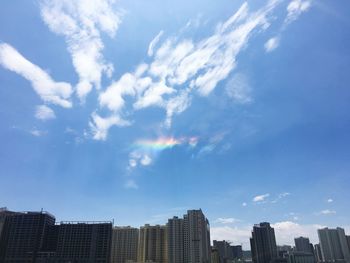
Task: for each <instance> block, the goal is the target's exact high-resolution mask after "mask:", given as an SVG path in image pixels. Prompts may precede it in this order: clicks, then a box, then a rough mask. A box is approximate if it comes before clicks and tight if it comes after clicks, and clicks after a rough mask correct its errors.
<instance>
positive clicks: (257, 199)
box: [253, 194, 270, 202]
mask: <svg viewBox="0 0 350 263" xmlns="http://www.w3.org/2000/svg"><path fill="white" fill-rule="evenodd" d="M269 196H270V194H263V195H257V196H255V197H254V198H253V202H263V201H265V200H266V198H268V197H269Z"/></svg>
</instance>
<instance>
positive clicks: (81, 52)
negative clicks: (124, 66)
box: [40, 0, 121, 99]
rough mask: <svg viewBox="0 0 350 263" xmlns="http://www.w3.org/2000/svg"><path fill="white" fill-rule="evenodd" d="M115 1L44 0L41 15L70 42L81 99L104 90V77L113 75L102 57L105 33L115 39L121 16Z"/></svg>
mask: <svg viewBox="0 0 350 263" xmlns="http://www.w3.org/2000/svg"><path fill="white" fill-rule="evenodd" d="M114 2H115V1H114V0H90V1H84V0H75V1H69V0H41V1H40V3H41V4H40V7H41V15H42V18H43V20H44V21H45V23H46V24H47V25H48V27H49V28H50V30H51V31H52V32H54V33H56V34H58V35H62V36H64V37H65V39H66V43H67V46H68V51H69V53H70V54H71V56H72V61H73V65H74V67H75V70H76V72H77V74H78V75H79V83H78V85H77V87H76V88H77V94H78V96H79V98H80V99H84V98H85V96H86V95H87V94H88V93H89V92H90V91H91V89H92V87H93V86H95V87H96V88H100V82H101V78H102V74H106V75H107V76H111V74H112V71H113V66H112V64H110V63H107V62H106V61H105V60H104V58H103V55H102V50H103V48H104V45H103V42H102V40H101V32H104V33H106V34H108V35H109V36H110V37H114V35H115V33H116V31H117V29H118V26H119V24H120V22H121V13H120V12H118V11H116V10H115V8H114V5H113V4H114Z"/></svg>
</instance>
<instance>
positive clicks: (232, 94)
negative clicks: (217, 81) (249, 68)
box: [225, 73, 252, 104]
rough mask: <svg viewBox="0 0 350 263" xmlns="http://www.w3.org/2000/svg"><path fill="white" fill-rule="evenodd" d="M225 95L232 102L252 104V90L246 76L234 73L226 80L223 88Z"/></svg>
mask: <svg viewBox="0 0 350 263" xmlns="http://www.w3.org/2000/svg"><path fill="white" fill-rule="evenodd" d="M225 91H226V94H227V95H228V97H229V98H231V99H232V100H233V101H235V102H238V103H242V104H246V103H250V102H252V97H251V92H252V88H251V86H250V84H249V80H248V78H247V76H246V75H244V74H242V73H236V74H234V75H233V77H232V78H231V79H229V80H228V82H227V84H226V87H225Z"/></svg>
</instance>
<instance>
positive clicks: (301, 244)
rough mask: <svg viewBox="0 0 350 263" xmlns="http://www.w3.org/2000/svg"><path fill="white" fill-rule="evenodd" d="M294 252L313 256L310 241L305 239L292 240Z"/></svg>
mask: <svg viewBox="0 0 350 263" xmlns="http://www.w3.org/2000/svg"><path fill="white" fill-rule="evenodd" d="M294 243H295V250H296V251H298V252H306V253H311V254H313V249H312V247H311V244H310V240H309V239H308V238H307V237H297V238H294Z"/></svg>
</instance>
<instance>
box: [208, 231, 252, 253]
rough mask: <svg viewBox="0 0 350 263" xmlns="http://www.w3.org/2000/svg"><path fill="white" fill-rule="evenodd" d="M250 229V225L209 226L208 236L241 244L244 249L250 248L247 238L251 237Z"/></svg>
mask: <svg viewBox="0 0 350 263" xmlns="http://www.w3.org/2000/svg"><path fill="white" fill-rule="evenodd" d="M251 231H252V227H251V226H244V227H237V226H234V227H230V226H220V227H210V238H211V239H212V240H227V241H230V242H232V244H234V245H238V244H242V245H243V248H244V249H250V244H249V238H250V237H251Z"/></svg>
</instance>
